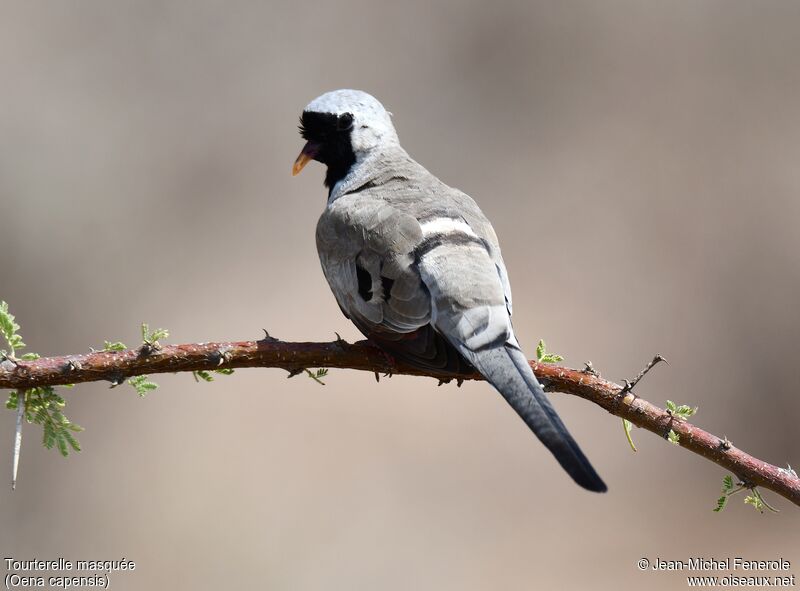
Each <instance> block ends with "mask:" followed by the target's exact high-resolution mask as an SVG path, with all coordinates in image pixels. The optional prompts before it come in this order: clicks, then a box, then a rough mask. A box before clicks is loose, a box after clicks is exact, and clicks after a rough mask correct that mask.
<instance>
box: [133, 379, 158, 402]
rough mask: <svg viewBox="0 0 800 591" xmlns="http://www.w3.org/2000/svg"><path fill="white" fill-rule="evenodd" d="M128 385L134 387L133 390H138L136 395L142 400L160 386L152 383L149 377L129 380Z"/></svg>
mask: <svg viewBox="0 0 800 591" xmlns="http://www.w3.org/2000/svg"><path fill="white" fill-rule="evenodd" d="M128 383H129V384H130V385H131V386H133V389H134V390H136V393H137V394H138V395H139V396H141V397H142V398H143V397H145V396H146V395H147V393H148V392H151V391H152V390H155V389H156V388H158V384H156V383H155V382H151V381H150V380H149V379H148V377H147V376H134V377H132V378H131V379H129V380H128Z"/></svg>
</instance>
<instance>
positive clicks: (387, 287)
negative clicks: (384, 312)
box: [381, 275, 394, 303]
mask: <svg viewBox="0 0 800 591" xmlns="http://www.w3.org/2000/svg"><path fill="white" fill-rule="evenodd" d="M381 285H382V286H383V301H384V302H386V303H388V302H389V298H391V297H392V286H393V285H394V279H389V278H388V277H384V276H383V275H381Z"/></svg>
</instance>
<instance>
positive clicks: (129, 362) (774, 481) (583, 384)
mask: <svg viewBox="0 0 800 591" xmlns="http://www.w3.org/2000/svg"><path fill="white" fill-rule="evenodd" d="M654 361H655V360H654ZM652 365H653V364H651V365H649V366H648V367H647V368H645V371H644V372H642V374H640V376H639V377H637V379H636V380H634V382H633V383H629V384H626V385H625V386H620V385H619V384H615V383H613V382H610V381H608V380H604V379H602V378H601V377H600V376H599V375H597V373H596V372H595V371H594V370H593V368H592V367H591V365H590V364H587V366H586V367H585V368H584V369H583V370H577V369H570V368H567V367H562V366H560V365H555V364H550V363H536V362H531V367H532V368H533V371H534V372H535V373H536V376H537V377H538V378H539V379H540V380H541V381H542V383H543V384H544V385H545V388H546V389H547V390H548V391H557V392H565V393H567V394H572V395H574V396H579V397H581V398H584V399H586V400H589V401H590V402H594V403H595V404H597V405H598V406H600V407H602V408H604V409H605V410H606V411H608V412H609V413H611V414H613V415H616V416H618V417H622V418H623V419H627V420H629V421H630V422H631V423H633V424H634V425H636V426H638V427H641V428H643V429H647V430H648V431H652V432H653V433H655V434H656V435H658V436H659V437H662V438H665V437H666V436H667V433H669V431H670V430H672V431H674V432H675V433H676V434H677V435H678V436H679V443H678V444H679V445H680V446H681V447H683V448H685V449H688V450H689V451H692V452H694V453H696V454H698V455H700V456H702V457H704V458H706V459H707V460H709V461H711V462H714V463H715V464H718V465H719V466H722V467H724V468H726V469H728V470H730V471H731V472H732V473H733V474H734V475H736V476H737V477H738V478H739V480H740V481H741V482H742V483H743V484H744V486H745V487H755V486H760V487H763V488H767V489H769V490H771V491H773V492H775V493H777V494H779V495H781V496H783V497H785V498H787V499H789V500H790V501H791V502H793V503H794V504H796V505H799V506H800V478H798V477H797V476H796V475H795V474H794V473H793V472H792V471H791V470H787V469H784V468H779V467H778V466H774V465H772V464H769V463H767V462H764V461H763V460H759V459H758V458H755V457H753V456H751V455H749V454H747V453H745V452H744V451H742V450H740V449H738V448H736V447H734V446H733V444H732V443H731V442H730V441H728V439H727V437H724V438H720V437H717V436H716V435H713V434H711V433H709V432H707V431H704V430H703V429H700V428H699V427H697V426H695V425H693V424H691V423H690V422H688V421H685V420H682V419H680V418H679V417H676V416H673V415H672V414H671V413H669V412H668V411H666V410H664V409H662V408H659V407H657V406H655V405H653V404H651V403H649V402H647V401H646V400H643V399H642V398H640V397H638V396H636V395H635V394H634V393H633V392H632V389H633V386H634V385H635V384H636V383H637V382H638V381H639V379H641V377H642V376H643V375H644V373H646V371H647V370H649V369H650V368H651V367H652ZM240 367H279V368H283V369H285V370H287V371H289V372H290V373H297V372H302V371H304V370H306V369H307V368H309V367H326V368H339V369H357V370H361V371H369V372H374V373H384V374H390V375H393V374H406V375H416V376H428V377H433V378H437V379H439V380H445V381H448V380H450V379H463V378H465V376H454V375H449V374H447V373H437V372H423V371H420V370H419V369H415V368H413V367H410V366H408V365H405V364H403V363H402V362H400V361H396V360H392V359H391V358H389V357H388V356H387V355H386V354H384V353H383V352H382V351H381V350H379V349H377V348H376V347H374V346H373V345H371V344H370V343H368V342H366V341H360V342H357V343H353V344H350V343H347V342H345V341H343V340H341V339H337V340H335V341H332V342H330V343H288V342H283V341H280V340H278V339H274V338H272V337H269V336H268V335H267V337H265V338H264V339H263V340H261V341H241V342H230V343H196V344H186V345H163V346H160V347H159V348H154V347H146V346H143V347H140V348H138V349H128V350H125V351H119V352H92V353H88V354H85V355H68V356H64V357H43V358H40V359H36V360H34V361H22V360H11V359H6V360H4V361H2V362H0V389H3V388H8V389H20V390H25V389H28V388H35V387H38V386H57V385H64V384H76V383H81V382H96V381H103V380H105V381H108V382H110V383H111V384H118V383H120V382H121V381H122V380H124V379H127V378H129V377H132V376H137V375H144V374H153V373H175V372H184V371H198V370H205V371H211V370H214V369H220V368H240ZM466 379H482V378H481V376H480V375H479V374H474V375H472V376H466Z"/></svg>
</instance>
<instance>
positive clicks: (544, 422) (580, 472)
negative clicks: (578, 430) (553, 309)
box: [458, 344, 608, 492]
mask: <svg viewBox="0 0 800 591" xmlns="http://www.w3.org/2000/svg"><path fill="white" fill-rule="evenodd" d="M458 349H459V352H460V353H461V354H462V355H463V356H464V357H465V358H466V359H467V360H468V361H469V362H470V363H471V364H472V365H474V366H475V368H476V369H477V370H478V371H479V372H480V373H481V375H483V377H485V378H486V379H487V380H488V381H489V382H490V383H491V384H492V385H493V386H494V387H495V389H497V391H498V392H500V394H502V395H503V397H504V398H505V399H506V401H507V402H508V403H509V404H510V405H511V407H512V408H513V409H514V410H515V411H516V412H517V414H518V415H519V416H520V417H521V418H522V420H523V421H525V424H526V425H528V427H530V429H531V431H533V432H534V433H535V434H536V436H537V437H538V438H539V440H540V441H541V442H542V443H544V444H545V446H546V447H547V449H549V450H550V451H551V452H552V453H553V455H554V456H555V457H556V459H557V460H558V463H559V464H561V466H562V467H563V468H564V470H566V471H567V473H568V474H569V475H570V476H572V479H573V480H575V482H576V483H578V484H579V485H581V486H582V487H583V488H585V489H588V490H590V491H594V492H605V491H606V490H608V489H607V487H606V485H605V483H604V482H603V480H602V479H601V478H600V476H598V474H597V472H595V469H594V468H593V467H592V465H591V464H590V463H589V460H588V459H586V456H585V455H583V452H582V451H581V450H580V448H579V447H578V444H577V443H576V442H575V440H574V439H573V438H572V436H571V435H570V434H569V432H568V431H567V428H566V427H565V426H564V423H562V422H561V419H560V418H559V416H558V415H557V414H556V411H555V409H554V408H553V407H552V406H551V404H550V401H549V400H548V399H547V395H546V394H545V393H544V390H542V386H541V385H540V384H539V382H538V380H537V379H536V376H534V375H533V371H532V370H531V368H530V365H528V361H527V359H525V355H523V353H522V351H520V350H519V349H518V348H516V347H515V346H513V345H509V344H505V345H504V346H500V347H495V348H489V349H483V350H480V351H472V350H470V349H468V348H467V347H466V346H463V345H461V346H459V347H458Z"/></svg>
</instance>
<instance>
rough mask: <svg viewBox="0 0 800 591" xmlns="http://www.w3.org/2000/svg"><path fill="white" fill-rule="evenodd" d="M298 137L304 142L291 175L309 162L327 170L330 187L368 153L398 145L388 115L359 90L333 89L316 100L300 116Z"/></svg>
mask: <svg viewBox="0 0 800 591" xmlns="http://www.w3.org/2000/svg"><path fill="white" fill-rule="evenodd" d="M300 135H302V136H303V139H305V140H306V145H305V146H304V147H303V149H302V151H301V152H300V155H299V156H298V157H297V160H295V162H294V166H293V167H292V174H293V175H297V174H299V173H300V171H301V170H303V167H305V165H306V164H308V163H309V162H310V161H311V160H317V161H318V162H322V163H323V164H325V165H326V166H327V167H328V173H327V175H326V176H325V186H326V187H332V186H333V185H334V184H336V183H337V182H338V181H339V180H341V179H342V178H344V177H345V175H347V173H348V171H349V170H350V169H351V168H352V166H353V165H354V164H355V163H356V162H360V161H361V160H363V159H364V158H365V157H366V156H367V155H368V154H369V153H370V152H372V151H374V150H376V149H380V148H382V147H386V146H389V145H393V144H396V143H397V132H396V131H395V129H394V125H392V120H391V114H390V113H389V112H388V111H387V110H386V109H384V108H383V105H382V104H380V102H378V100H377V99H376V98H375V97H373V96H372V95H369V94H367V93H366V92H363V91H361V90H349V89H345V90H333V91H331V92H326V93H325V94H323V95H322V96H319V97H317V98H315V99H314V100H313V101H311V102H310V103H309V104H308V106H307V107H306V108H305V109H304V110H303V114H302V115H301V116H300Z"/></svg>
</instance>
